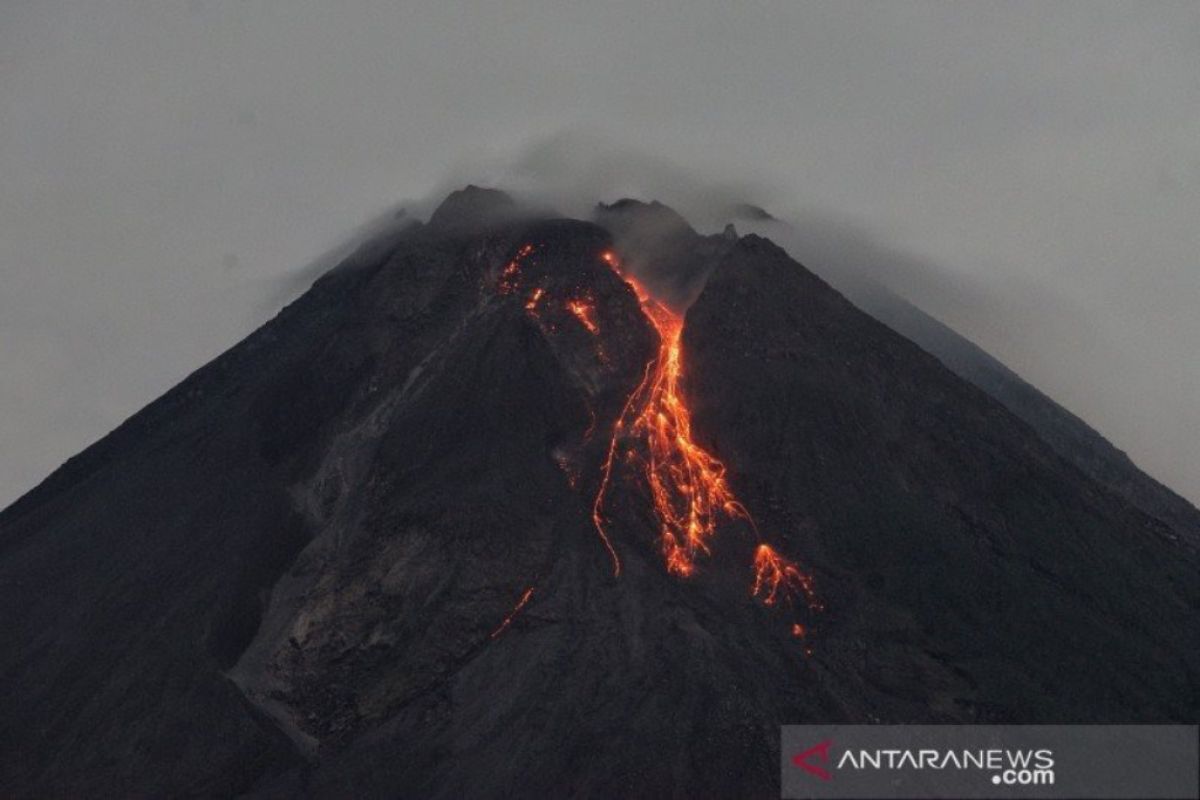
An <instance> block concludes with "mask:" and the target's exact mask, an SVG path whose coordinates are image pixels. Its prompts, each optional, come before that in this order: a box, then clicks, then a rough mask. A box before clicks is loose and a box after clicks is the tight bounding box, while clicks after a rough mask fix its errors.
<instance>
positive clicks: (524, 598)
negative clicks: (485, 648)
mask: <svg viewBox="0 0 1200 800" xmlns="http://www.w3.org/2000/svg"><path fill="white" fill-rule="evenodd" d="M531 597H533V587H532V586H530V587H529V588H528V589H526V590H525V594H523V595H521V599H520V600H518V601H517V604H516V606H514V607H513V610H512V611H510V612H508V616H507V617H505V618H504V621H503V622H501V623H500V627H498V628H496V630H494V631H492V635H491V637H490V638H492V639H495V638H496V637H497V636H499V635H500V634H502V633H504V632H505V631H506V630H508V626H509V625H512V622H513V620H514V619H516V618H517V614H520V613H521V609H523V608H524V607H525V605H526V604H527V603H528V602H529V598H531Z"/></svg>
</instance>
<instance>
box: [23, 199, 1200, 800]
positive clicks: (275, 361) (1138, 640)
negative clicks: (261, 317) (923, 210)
mask: <svg viewBox="0 0 1200 800" xmlns="http://www.w3.org/2000/svg"><path fill="white" fill-rule="evenodd" d="M1174 513H1176V514H1178V515H1180V518H1181V519H1183V518H1186V519H1185V522H1186V524H1187V525H1193V524H1195V520H1196V518H1197V517H1196V516H1193V515H1197V514H1198V513H1200V512H1196V510H1195V509H1193V508H1190V507H1188V508H1186V509H1180V508H1178V507H1176V508H1175V509H1174ZM0 607H2V608H3V609H4V613H3V615H0V676H2V677H3V680H2V681H0V708H3V709H4V711H5V713H4V714H3V715H2V716H0V794H2V795H3V796H5V797H47V796H82V795H101V796H109V795H119V796H130V795H132V796H150V795H153V796H159V795H187V796H222V797H223V796H235V795H248V796H257V797H276V796H278V797H285V796H286V797H296V796H309V797H329V796H338V797H344V796H366V797H376V796H379V797H383V796H387V797H413V798H463V797H472V798H473V797H596V798H609V797H663V796H670V797H697V796H704V797H743V798H744V797H778V796H779V772H778V770H779V726H780V725H781V724H788V723H806V722H811V723H815V722H822V723H833V722H863V723H874V722H887V723H905V722H1037V723H1041V722H1171V721H1174V722H1194V721H1195V720H1196V718H1197V717H1200V693H1198V692H1200V689H1198V687H1200V625H1197V610H1198V608H1200V555H1198V554H1197V552H1196V550H1195V546H1194V543H1193V542H1191V541H1190V540H1188V539H1187V538H1186V537H1180V536H1178V535H1177V534H1176V533H1175V532H1174V529H1173V528H1172V526H1171V525H1169V524H1167V522H1164V521H1163V520H1161V519H1160V518H1158V517H1156V516H1155V515H1154V514H1153V513H1150V512H1149V511H1147V510H1144V509H1142V508H1139V507H1138V506H1136V505H1133V504H1131V503H1130V502H1129V500H1128V498H1127V497H1126V496H1125V495H1122V494H1121V493H1119V492H1117V491H1115V490H1114V489H1113V488H1112V487H1110V486H1107V485H1105V484H1104V483H1103V482H1100V481H1098V480H1096V479H1094V478H1093V477H1091V476H1089V475H1087V474H1085V472H1083V471H1081V470H1080V469H1079V468H1078V467H1076V466H1075V465H1074V464H1073V463H1071V462H1070V461H1069V460H1067V459H1066V458H1064V457H1063V456H1062V455H1060V454H1059V453H1058V452H1056V450H1055V449H1054V448H1053V447H1052V446H1051V445H1050V444H1048V443H1047V442H1046V441H1044V440H1043V439H1042V438H1041V437H1040V436H1039V434H1038V432H1037V431H1036V430H1035V429H1034V428H1033V427H1031V426H1030V425H1029V424H1027V423H1026V422H1025V421H1023V420H1022V419H1020V418H1019V417H1018V416H1017V415H1015V414H1014V413H1012V412H1011V411H1009V410H1008V409H1007V408H1005V406H1004V405H1002V404H1001V403H1000V402H998V401H997V400H996V399H994V398H993V397H991V396H989V395H988V394H986V393H985V392H984V391H982V390H981V389H979V388H977V387H976V386H975V385H973V384H972V383H969V382H968V381H966V380H964V379H963V378H961V377H959V376H958V375H956V374H955V373H954V372H952V371H951V370H950V369H949V368H947V367H946V366H944V365H943V363H942V362H940V361H938V360H937V359H936V358H934V357H933V356H931V355H929V354H928V353H927V352H925V351H924V350H922V349H921V348H919V347H918V346H917V345H915V344H913V343H912V342H911V341H909V340H908V339H906V338H904V337H903V336H901V335H900V334H898V333H896V332H895V331H894V330H893V329H891V328H889V327H887V326H885V325H884V324H882V323H880V322H878V321H877V320H876V319H874V318H873V317H871V316H869V315H868V314H866V313H864V312H863V311H860V310H859V309H858V308H857V307H856V306H855V305H853V304H851V303H850V302H849V301H848V300H846V299H845V298H844V297H843V296H842V295H841V294H839V293H838V292H836V291H834V290H833V289H832V288H830V286H829V285H828V284H826V283H825V282H824V281H822V280H821V279H819V278H818V277H816V276H815V275H814V274H812V273H811V272H809V271H808V270H807V269H805V268H804V267H803V266H801V265H800V264H799V263H797V262H796V261H795V260H793V259H792V258H791V257H790V256H789V255H788V253H786V252H785V251H783V250H782V249H780V248H779V247H777V246H776V245H774V244H773V243H772V242H771V241H769V240H768V239H765V238H761V237H758V236H753V235H748V236H739V235H738V234H737V232H736V230H734V229H733V228H727V229H726V231H725V233H723V234H721V235H715V236H705V235H701V234H699V233H697V232H696V231H695V230H693V229H692V228H691V226H690V225H689V224H688V223H687V221H686V220H684V219H683V218H682V217H680V216H679V215H678V214H676V213H675V212H673V211H671V210H670V209H669V208H667V207H665V206H662V205H659V204H656V203H642V202H638V201H632V200H625V201H621V202H618V203H614V204H612V205H608V206H601V207H599V208H597V210H596V213H595V215H594V218H592V219H589V220H578V219H565V218H557V217H554V216H552V215H548V214H538V213H534V212H531V211H527V210H524V209H523V208H522V207H521V206H519V205H518V204H517V203H515V202H514V201H513V200H512V199H511V198H509V197H508V196H507V195H504V194H503V193H501V192H498V191H495V190H486V189H478V188H475V187H470V188H468V189H465V190H462V191H459V192H456V193H454V194H452V195H451V196H450V197H448V198H447V199H446V200H445V201H444V202H443V203H442V205H441V206H440V207H439V208H438V209H437V211H436V212H435V213H434V214H433V215H432V216H431V218H430V219H429V221H428V222H427V223H420V222H415V221H404V220H400V221H397V222H396V224H395V226H393V227H392V228H390V229H387V230H384V231H383V232H380V233H378V234H377V235H376V236H375V237H374V238H372V239H371V240H370V241H367V242H365V243H364V244H362V246H360V247H359V248H358V250H357V251H356V252H354V253H353V254H352V255H351V256H349V257H348V258H347V259H345V261H343V263H341V264H340V265H338V266H337V267H335V268H334V269H332V270H331V271H329V272H328V273H327V274H325V275H324V276H323V277H321V278H320V279H319V280H317V281H316V283H315V284H314V285H313V286H312V288H311V289H310V290H309V291H308V292H307V293H305V294H304V295H303V296H302V297H300V298H299V299H298V300H297V301H295V302H294V303H292V304H291V305H289V306H288V307H287V308H285V309H284V310H283V311H282V312H280V314H279V315H278V316H277V317H276V318H275V319H273V320H271V321H270V322H269V323H267V324H266V325H264V326H263V327H262V328H260V329H259V330H258V331H256V332H255V333H254V334H252V335H251V336H250V337H248V338H247V339H246V340H245V341H243V342H241V343H240V344H238V345H237V346H235V347H234V348H232V349H231V350H229V351H228V352H226V353H225V354H224V355H222V356H220V357H219V358H217V359H216V360H215V361H213V362H212V363H210V364H208V365H207V366H205V367H203V368H201V369H200V370H198V371H197V372H195V373H194V374H192V375H191V376H190V377H188V378H187V379H186V380H185V381H183V382H182V383H181V384H180V385H178V386H177V387H175V388H174V389H172V390H171V391H170V392H168V393H167V394H166V395H164V396H163V397H162V398H160V399H159V400H157V401H155V402H154V403H152V404H151V405H149V406H148V407H146V408H145V409H143V410H142V411H141V412H139V413H138V414H137V415H135V416H134V417H132V418H131V419H130V420H128V421H127V422H126V423H124V424H123V425H122V426H121V427H119V428H118V429H117V430H115V431H114V432H112V433H111V434H110V435H109V436H107V437H105V438H104V439H102V440H101V441H100V442H98V443H96V444H95V445H93V446H92V447H90V448H88V449H87V450H85V451H84V452H83V453H81V454H79V455H78V456H76V457H75V458H73V459H71V460H70V461H68V462H67V463H66V464H65V465H64V466H63V467H61V468H60V469H59V470H58V471H56V472H55V473H54V474H53V475H51V476H50V477H49V478H48V479H47V480H46V481H45V482H44V483H43V484H41V485H40V486H38V487H37V488H36V489H34V490H33V491H31V492H30V493H29V494H27V495H26V496H24V497H23V498H21V499H20V500H18V501H17V502H16V503H15V504H14V505H12V506H11V507H10V508H8V509H7V510H6V511H4V512H3V514H2V515H0Z"/></svg>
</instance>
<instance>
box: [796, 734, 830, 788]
mask: <svg viewBox="0 0 1200 800" xmlns="http://www.w3.org/2000/svg"><path fill="white" fill-rule="evenodd" d="M830 747H833V739H826V740H825V741H823V742H821V743H820V744H818V745H815V746H813V747H810V748H808V749H807V750H805V751H804V752H803V753H797V754H796V755H794V756H792V763H793V764H795V765H796V766H797V767H799V768H800V769H802V770H804V771H805V772H807V773H809V774H810V775H816V776H817V777H818V778H820V779H821V780H823V781H827V780H831V779H832V778H833V775H832V774H831V773H830V772H829V770H827V769H824V768H822V767H818V766H816V765H815V764H809V763H808V759H809V758H812V757H813V756H815V757H816V758H817V759H818V760H819V761H822V762H825V763H829V748H830Z"/></svg>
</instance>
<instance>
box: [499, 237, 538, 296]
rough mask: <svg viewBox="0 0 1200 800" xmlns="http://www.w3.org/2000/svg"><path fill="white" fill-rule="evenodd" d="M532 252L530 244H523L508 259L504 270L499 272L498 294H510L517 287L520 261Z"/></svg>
mask: <svg viewBox="0 0 1200 800" xmlns="http://www.w3.org/2000/svg"><path fill="white" fill-rule="evenodd" d="M532 252H533V245H532V244H525V245H522V246H521V249H520V250H518V251H517V254H516V255H515V256H513V258H512V261H509V262H508V263H507V264H506V265H505V266H504V270H503V271H502V272H501V273H500V294H512V293H513V292H514V291H516V289H517V284H518V282H519V281H520V277H521V262H522V261H524V260H525V258H526V257H528V256H529V254H530V253H532Z"/></svg>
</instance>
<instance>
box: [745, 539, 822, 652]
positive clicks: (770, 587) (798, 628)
mask: <svg viewBox="0 0 1200 800" xmlns="http://www.w3.org/2000/svg"><path fill="white" fill-rule="evenodd" d="M797 591H798V592H801V593H803V595H804V599H805V602H807V603H808V607H809V608H810V609H812V610H813V611H820V610H822V609H823V608H824V606H823V605H821V601H820V600H819V599H818V598H817V594H816V592H815V591H813V582H812V577H811V576H809V575H805V574H804V573H803V572H801V571H800V568H799V567H797V566H796V565H795V564H794V563H793V562H791V561H789V560H787V559H786V558H784V557H783V556H781V555H779V553H776V552H775V550H774V549H773V548H772V547H771V546H770V545H766V544H760V545H759V546H758V549H757V550H755V551H754V587H753V588H752V589H751V591H750V594H751V596H753V597H761V598H762V601H763V605H765V606H773V605H775V602H776V601H777V600H778V599H779V597H780V594H781V593H782V594H783V596H787V595H790V594H793V593H795V592H797ZM804 632H805V631H804V626H803V625H800V624H798V623H797V624H796V625H793V626H792V634H793V635H795V636H804Z"/></svg>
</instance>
